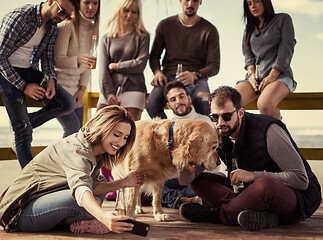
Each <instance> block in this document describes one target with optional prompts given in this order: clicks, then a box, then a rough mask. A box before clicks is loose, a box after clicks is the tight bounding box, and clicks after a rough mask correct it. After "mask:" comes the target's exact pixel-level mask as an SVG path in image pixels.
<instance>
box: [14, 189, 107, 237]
mask: <svg viewBox="0 0 323 240" xmlns="http://www.w3.org/2000/svg"><path fill="white" fill-rule="evenodd" d="M104 197H105V195H102V196H98V198H99V199H100V200H101V203H102V202H103V200H104ZM91 219H94V217H93V216H92V215H91V214H90V213H88V212H87V211H86V210H85V208H83V207H80V206H79V205H78V204H77V203H76V200H75V199H74V198H73V197H72V196H71V190H70V189H65V190H60V191H57V192H53V193H49V194H46V195H43V196H41V197H39V198H36V199H34V200H32V201H31V202H29V203H28V204H27V205H26V206H25V207H24V208H23V210H22V212H21V215H20V217H19V220H18V228H19V230H20V231H23V232H44V231H49V230H51V229H52V228H54V227H55V226H57V225H60V224H67V225H69V224H72V223H74V222H79V221H82V220H91Z"/></svg>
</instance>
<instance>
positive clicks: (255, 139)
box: [219, 112, 322, 219]
mask: <svg viewBox="0 0 323 240" xmlns="http://www.w3.org/2000/svg"><path fill="white" fill-rule="evenodd" d="M271 124H277V125H279V126H280V127H281V128H283V129H284V131H286V133H287V134H288V136H289V138H290V140H291V142H292V144H293V146H294V148H295V149H296V150H297V152H298V154H299V155H300V157H301V158H302V160H303V164H304V166H305V169H306V173H307V176H308V178H309V186H308V188H307V189H306V190H304V191H300V190H294V191H295V193H296V196H297V202H298V206H299V210H300V213H301V216H302V218H303V219H306V218H308V217H310V216H311V215H312V214H313V213H314V212H315V211H316V210H317V208H318V207H319V205H320V203H321V199H322V196H321V186H320V184H319V182H318V180H317V178H316V176H315V175H314V173H313V172H312V170H311V167H310V166H309V164H308V162H307V161H306V160H305V159H304V158H303V156H302V154H301V152H300V150H299V149H298V147H297V145H296V143H295V142H294V140H293V139H292V137H291V135H290V133H289V131H288V130H287V128H286V126H285V124H283V123H282V122H281V121H279V120H277V119H276V118H273V117H270V116H266V115H261V114H252V113H248V112H245V114H244V117H243V120H242V126H241V129H240V135H239V138H238V139H237V140H236V142H235V144H234V145H233V143H232V141H231V140H230V139H229V138H228V137H225V138H220V146H219V155H220V157H221V159H222V160H223V161H224V162H225V163H226V165H227V168H228V172H229V174H228V176H229V175H230V172H231V171H232V164H231V162H232V158H236V159H237V161H238V165H239V168H241V169H244V170H247V171H264V170H266V171H268V172H281V171H282V170H281V169H280V168H279V167H278V165H277V164H276V163H275V162H274V161H273V160H272V159H271V157H270V155H269V153H268V151H267V142H266V133H267V130H268V127H269V126H270V125H271ZM282 154H284V153H282Z"/></svg>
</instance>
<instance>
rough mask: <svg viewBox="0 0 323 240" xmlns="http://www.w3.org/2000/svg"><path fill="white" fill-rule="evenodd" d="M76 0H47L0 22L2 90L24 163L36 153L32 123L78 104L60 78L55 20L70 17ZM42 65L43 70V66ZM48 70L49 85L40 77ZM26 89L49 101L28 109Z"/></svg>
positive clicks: (60, 113)
mask: <svg viewBox="0 0 323 240" xmlns="http://www.w3.org/2000/svg"><path fill="white" fill-rule="evenodd" d="M77 2H78V1H77V0H48V1H47V2H46V3H41V4H39V5H31V4H27V5H24V6H22V7H19V8H16V9H13V10H12V11H10V12H9V13H7V14H6V15H5V16H4V18H3V19H2V22H1V27H0V93H1V97H2V100H3V102H4V104H5V106H6V110H7V113H8V116H9V118H10V122H11V125H12V128H13V131H14V133H15V147H16V153H17V158H18V160H19V163H20V165H21V167H22V168H23V167H24V166H25V165H26V164H27V163H28V162H29V161H30V160H31V159H33V155H32V152H31V141H32V129H33V128H35V127H38V126H40V125H42V124H43V123H45V122H46V121H48V120H50V119H52V118H55V117H57V116H63V115H65V114H68V113H70V112H71V111H72V110H74V108H75V101H74V99H73V96H71V95H70V94H68V93H67V92H66V91H65V90H64V89H63V88H62V87H60V86H59V85H57V84H56V72H55V71H54V61H53V49H54V43H55V39H56V35H57V26H56V24H57V23H59V22H61V21H63V20H65V19H69V18H70V15H71V13H72V12H73V11H74V7H75V6H76V5H77ZM39 65H40V66H41V71H39V67H40V66H39ZM44 75H47V77H48V78H49V81H48V83H47V86H43V85H42V86H40V83H41V81H42V79H43V77H44ZM25 95H27V96H29V97H31V98H33V99H34V100H38V101H42V102H43V103H44V105H45V106H44V107H43V108H42V109H40V110H39V111H37V112H33V113H28V111H27V106H26V101H25Z"/></svg>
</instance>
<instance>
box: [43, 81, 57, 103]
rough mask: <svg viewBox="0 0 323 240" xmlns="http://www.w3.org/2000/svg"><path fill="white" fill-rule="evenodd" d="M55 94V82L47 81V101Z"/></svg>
mask: <svg viewBox="0 0 323 240" xmlns="http://www.w3.org/2000/svg"><path fill="white" fill-rule="evenodd" d="M55 94H56V90H55V80H54V79H49V81H48V85H47V90H46V94H45V96H46V98H48V99H52V98H53V97H54V96H55Z"/></svg>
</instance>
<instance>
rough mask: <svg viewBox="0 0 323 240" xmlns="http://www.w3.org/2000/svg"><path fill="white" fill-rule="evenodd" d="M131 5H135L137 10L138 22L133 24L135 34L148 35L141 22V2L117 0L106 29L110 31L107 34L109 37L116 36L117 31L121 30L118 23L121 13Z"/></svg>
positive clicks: (136, 0) (138, 0) (137, 0)
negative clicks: (116, 5)
mask: <svg viewBox="0 0 323 240" xmlns="http://www.w3.org/2000/svg"><path fill="white" fill-rule="evenodd" d="M132 4H137V8H138V21H137V23H136V24H135V30H136V33H137V34H139V35H142V34H143V33H148V32H147V30H146V29H145V27H144V24H143V21H142V10H141V9H142V8H141V1H140V0H119V3H118V7H117V9H116V11H115V13H114V14H113V15H112V17H111V18H110V20H109V21H108V24H107V27H108V28H109V29H110V31H109V34H108V36H109V37H116V36H117V33H118V30H119V29H121V28H122V26H121V22H120V14H121V11H123V9H124V8H130V6H131V5H132Z"/></svg>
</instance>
